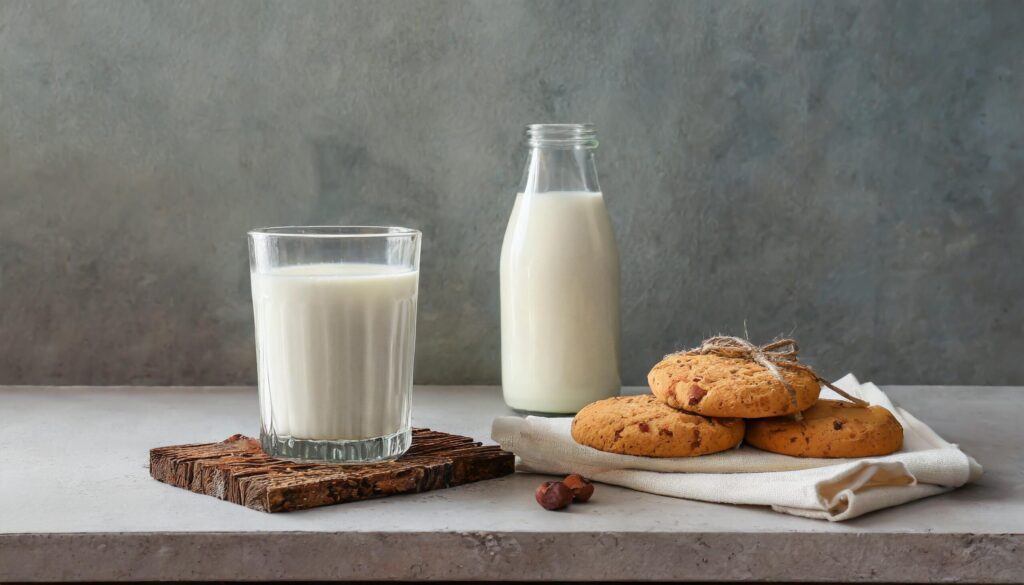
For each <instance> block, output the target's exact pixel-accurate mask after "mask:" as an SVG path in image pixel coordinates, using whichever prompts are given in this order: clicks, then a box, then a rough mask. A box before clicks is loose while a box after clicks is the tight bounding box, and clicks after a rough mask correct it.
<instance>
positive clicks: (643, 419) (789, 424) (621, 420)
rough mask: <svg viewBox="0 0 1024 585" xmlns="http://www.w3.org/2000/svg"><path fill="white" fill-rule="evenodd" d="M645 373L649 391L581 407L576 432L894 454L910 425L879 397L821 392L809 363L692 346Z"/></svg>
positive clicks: (673, 444)
mask: <svg viewBox="0 0 1024 585" xmlns="http://www.w3.org/2000/svg"><path fill="white" fill-rule="evenodd" d="M794 345H795V344H794ZM760 361H761V362H762V363H763V362H764V361H765V360H764V359H761V360H760ZM773 370H774V371H773ZM780 377H782V378H783V379H784V380H785V381H786V384H783V382H782V381H781V380H780V379H779V378H780ZM647 380H648V382H649V384H650V387H651V391H652V394H648V395H642V396H622V397H616V398H609V399H607V400H601V401H598V402H595V403H593V404H590V405H588V406H586V407H585V408H583V410H581V411H580V412H579V413H578V414H577V415H576V417H575V418H574V419H573V422H572V436H573V439H575V440H576V442H577V443H580V444H583V445H587V446H589V447H593V448H595V449H599V450H601V451H607V452H610V453H621V454H626V455H640V456H646V457H693V456H697V455H707V454H710V453H716V452H719V451H724V450H727V449H731V448H733V447H736V446H737V445H739V444H740V442H742V441H743V440H744V438H746V442H747V444H748V445H752V446H754V447H757V448H759V449H763V450H765V451H771V452H773V453H781V454H783V455H792V456H795V457H868V456H877V455H887V454H889V453H892V452H894V451H897V450H899V448H900V447H901V446H902V444H903V427H902V426H900V423H899V422H898V421H897V420H896V417H894V416H893V415H892V413H890V412H889V411H888V410H886V409H885V408H882V407H881V406H871V405H860V404H855V403H853V402H846V401H842V400H828V399H822V400H819V399H818V394H819V392H820V390H821V387H820V385H819V382H818V378H817V376H815V375H814V373H813V372H812V371H811V370H809V369H807V368H805V367H785V366H783V367H771V366H764V365H762V364H761V363H758V361H755V360H753V359H750V358H749V357H736V356H733V355H716V354H714V353H704V354H701V353H693V352H687V353H681V354H675V355H670V356H667V357H666V358H665V359H664V360H662V361H661V362H659V363H658V364H657V365H655V366H654V369H652V370H651V372H650V374H648V377H647ZM787 385H788V388H787V387H786V386H787ZM797 413H799V415H798V414H797Z"/></svg>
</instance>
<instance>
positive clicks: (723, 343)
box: [672, 335, 868, 420]
mask: <svg viewBox="0 0 1024 585" xmlns="http://www.w3.org/2000/svg"><path fill="white" fill-rule="evenodd" d="M709 354H710V355H717V356H721V357H728V358H739V359H745V360H750V361H752V362H754V363H756V364H758V365H759V366H761V367H763V368H764V369H766V370H768V372H769V373H770V374H771V375H772V376H774V377H775V379H776V380H778V381H779V382H781V383H782V387H783V388H785V389H786V393H787V394H789V401H790V402H791V403H792V404H793V408H798V405H797V397H796V390H794V389H793V387H792V386H791V385H790V384H789V382H787V381H786V378H785V377H784V376H783V375H782V372H781V371H780V370H779V368H784V369H789V370H797V371H802V372H807V373H808V374H810V375H812V376H814V379H815V380H817V381H818V383H820V384H824V385H825V386H826V387H827V388H828V389H830V390H832V391H833V392H835V393H836V394H838V395H840V396H842V397H843V398H846V399H847V400H849V401H850V402H853V403H854V404H856V405H858V406H867V405H868V403H867V402H865V401H863V400H861V399H860V398H857V397H855V396H851V395H850V394H849V393H847V392H845V391H843V390H842V389H840V388H838V387H836V386H835V385H834V384H832V383H831V382H829V381H828V380H825V379H824V378H822V377H821V376H819V375H818V373H817V372H815V371H814V370H812V369H811V367H810V366H808V365H806V364H802V363H800V362H799V361H798V356H799V354H800V346H799V345H797V342H796V340H794V339H788V338H787V339H778V340H775V341H773V342H771V343H766V344H765V345H761V346H757V345H754V344H753V343H751V342H749V341H747V340H746V339H743V338H742V337H733V336H730V335H716V336H715V337H709V338H707V339H705V340H704V341H703V342H701V344H700V346H698V347H695V348H693V349H689V350H686V351H681V352H678V353H675V354H672V355H709ZM795 416H796V419H797V420H801V419H802V418H803V417H802V416H801V415H800V412H799V411H798V412H797V413H796V415H795Z"/></svg>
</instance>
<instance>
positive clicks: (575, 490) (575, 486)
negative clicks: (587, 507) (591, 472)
mask: <svg viewBox="0 0 1024 585" xmlns="http://www.w3.org/2000/svg"><path fill="white" fill-rule="evenodd" d="M562 483H564V484H565V486H566V487H568V488H569V490H570V491H571V492H572V500H573V501H574V502H579V503H581V504H582V503H583V502H586V501H587V500H589V499H590V496H592V495H594V484H592V483H590V481H589V480H588V479H587V478H585V477H583V476H582V475H580V474H578V473H574V474H572V475H570V476H568V477H566V478H565V479H564V480H562Z"/></svg>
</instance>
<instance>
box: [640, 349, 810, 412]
mask: <svg viewBox="0 0 1024 585" xmlns="http://www.w3.org/2000/svg"><path fill="white" fill-rule="evenodd" d="M779 373H780V374H781V375H782V376H783V378H785V380H786V381H787V382H788V383H789V385H790V387H791V388H792V389H793V392H794V394H795V395H796V396H795V398H796V401H795V404H794V401H793V399H792V398H791V396H790V394H789V392H788V391H787V390H786V387H785V386H783V384H782V382H780V381H779V379H778V378H776V377H775V376H774V375H773V374H772V373H771V372H770V371H768V369H766V368H765V367H764V366H761V365H759V364H757V363H756V362H754V361H751V360H749V359H744V358H734V357H723V356H718V355H710V354H709V355H686V354H678V355H670V356H667V357H666V358H665V359H663V360H661V361H660V362H658V364H657V365H655V366H654V368H653V369H652V370H651V372H650V373H649V374H648V375H647V382H648V383H649V384H650V386H651V391H652V392H653V393H654V395H655V396H656V397H657V398H658V400H660V401H662V402H664V403H665V404H667V405H669V406H671V407H672V408H678V409H681V410H685V411H688V412H693V413H696V414H702V415H704V416H722V417H738V418H765V417H770V416H781V415H784V414H793V413H795V412H799V411H802V410H805V409H806V408H808V407H810V406H811V405H812V404H814V401H816V400H817V399H818V393H819V392H820V391H821V387H820V386H819V385H818V381H817V379H815V377H814V375H813V374H811V373H810V372H807V371H805V370H797V369H792V368H785V367H779Z"/></svg>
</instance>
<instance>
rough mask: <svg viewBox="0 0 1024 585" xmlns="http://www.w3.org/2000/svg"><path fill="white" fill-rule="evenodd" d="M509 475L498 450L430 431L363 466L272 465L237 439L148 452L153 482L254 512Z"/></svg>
mask: <svg viewBox="0 0 1024 585" xmlns="http://www.w3.org/2000/svg"><path fill="white" fill-rule="evenodd" d="M513 471H515V456H514V455H512V454H511V453H506V452H505V451H502V450H501V449H500V448H499V447H498V446H496V445H492V446H486V447H485V446H481V445H480V443H478V442H476V441H474V440H473V439H471V438H469V437H462V436H459V435H449V434H448V433H439V432H437V431H431V430H430V429H414V430H413V433H412V446H411V447H410V448H409V450H408V451H407V452H406V453H405V455H403V456H402V457H401V458H399V459H397V460H395V461H387V462H384V463H372V464H367V465H328V464H320V463H295V462H293V461H285V460H282V459H274V458H272V457H268V456H267V455H266V454H265V453H264V452H263V450H262V449H261V448H260V444H259V441H257V440H256V439H252V438H249V437H246V436H243V435H233V436H231V437H228V438H227V439H225V440H224V441H222V442H220V443H199V444H193V445H174V446H170V447H157V448H155V449H150V451H149V474H150V475H152V476H153V478H154V479H157V480H159V481H162V482H164V483H169V484H171V485H173V486H177V487H180V488H185V489H187V490H191V491H193V492H196V493H200V494H206V495H208V496H213V497H215V498H220V499H222V500H227V501H229V502H233V503H235V504H241V505H243V506H245V507H247V508H252V509H253V510H259V511H261V512H289V511H291V510H302V509H305V508H315V507H317V506H329V505H331V504H342V503H345V502H355V501H359V500H369V499H372V498H382V497H384V496H390V495H395V494H406V493H413V492H425V491H429V490H437V489H444V488H448V487H453V486H457V485H462V484H465V483H472V482H476V481H482V480H485V479H494V478H496V477H501V476H504V475H509V474H510V473H512V472H513Z"/></svg>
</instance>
